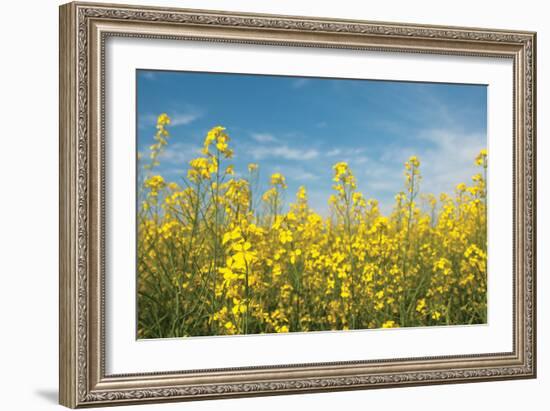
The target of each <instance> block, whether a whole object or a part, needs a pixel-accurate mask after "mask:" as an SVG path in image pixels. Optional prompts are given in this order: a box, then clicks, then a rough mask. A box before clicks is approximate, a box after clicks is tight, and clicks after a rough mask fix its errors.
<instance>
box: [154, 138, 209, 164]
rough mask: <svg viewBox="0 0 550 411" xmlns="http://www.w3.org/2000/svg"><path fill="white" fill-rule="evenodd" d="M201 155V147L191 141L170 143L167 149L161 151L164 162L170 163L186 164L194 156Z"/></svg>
mask: <svg viewBox="0 0 550 411" xmlns="http://www.w3.org/2000/svg"><path fill="white" fill-rule="evenodd" d="M199 155H201V147H199V146H198V145H195V144H190V143H181V142H176V143H170V144H169V145H168V147H167V148H166V150H165V151H163V152H162V153H161V155H160V156H159V157H160V160H161V162H162V163H166V164H169V165H179V166H180V167H181V166H184V165H185V166H186V165H187V164H188V163H189V161H191V160H192V159H193V158H195V157H197V156H199Z"/></svg>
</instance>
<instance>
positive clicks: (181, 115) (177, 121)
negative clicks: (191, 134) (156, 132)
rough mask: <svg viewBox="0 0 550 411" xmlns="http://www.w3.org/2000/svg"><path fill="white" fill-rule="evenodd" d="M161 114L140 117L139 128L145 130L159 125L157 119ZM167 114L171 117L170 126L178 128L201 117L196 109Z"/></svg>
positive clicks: (173, 111) (174, 111)
mask: <svg viewBox="0 0 550 411" xmlns="http://www.w3.org/2000/svg"><path fill="white" fill-rule="evenodd" d="M159 114H160V112H159V113H157V114H153V113H146V114H141V115H139V116H138V127H139V128H145V127H151V126H154V125H156V124H157V118H158V115H159ZM166 114H168V117H170V120H171V121H170V126H172V127H178V126H182V125H187V124H191V123H192V122H193V121H195V120H197V119H198V118H200V117H201V113H200V112H199V111H198V110H196V109H194V108H189V109H186V110H182V111H176V110H172V111H166Z"/></svg>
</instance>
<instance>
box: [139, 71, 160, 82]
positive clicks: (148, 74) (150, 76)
mask: <svg viewBox="0 0 550 411" xmlns="http://www.w3.org/2000/svg"><path fill="white" fill-rule="evenodd" d="M141 76H142V77H143V78H145V79H147V80H155V79H156V77H157V76H156V75H155V73H154V72H153V71H144V72H143V73H141Z"/></svg>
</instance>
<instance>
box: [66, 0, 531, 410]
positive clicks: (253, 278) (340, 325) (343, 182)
mask: <svg viewBox="0 0 550 411" xmlns="http://www.w3.org/2000/svg"><path fill="white" fill-rule="evenodd" d="M535 51H536V36H535V33H532V32H517V31H507V30H486V29H478V28H476V29H472V28H459V27H441V26H420V25H409V24H396V23H376V22H365V21H350V20H329V19H317V18H310V17H308V18H306V17H289V16H274V15H255V14H244V13H239V14H237V13H229V12H219V11H200V10H186V9H167V8H155V7H135V6H120V5H117V6H115V5H107V4H91V3H69V4H66V5H63V6H61V8H60V185H61V189H60V250H61V251H60V402H61V404H63V405H65V406H68V407H72V408H75V407H84V406H103V405H117V404H129V403H141V402H151V401H173V400H181V401H184V400H198V399H215V398H225V397H239V396H251V395H266V394H290V393H302V392H316V391H326V390H348V389H370V388H383V387H398V386H410V385H419V384H441V383H457V382H476V381H488V380H502V379H516V378H518V379H519V378H534V377H535V376H536V330H535V323H536V321H535V320H536V318H535V314H536V293H535V283H536V281H535V280H536V278H535V277H536V271H535V269H536V267H535V252H536V243H535V241H536V237H535V234H536V233H535V220H536V207H535V204H536V201H535V177H536V176H535V161H536V144H535V137H536V124H535V114H536V113H535V100H536V99H535V92H536V90H535V85H536V80H535V74H536V73H535V67H536V64H535V61H536V53H535Z"/></svg>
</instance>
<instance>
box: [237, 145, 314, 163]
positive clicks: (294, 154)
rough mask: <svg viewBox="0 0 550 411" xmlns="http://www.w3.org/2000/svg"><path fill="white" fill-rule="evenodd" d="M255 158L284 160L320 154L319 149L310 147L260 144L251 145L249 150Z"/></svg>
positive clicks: (300, 158) (304, 158)
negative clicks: (257, 145)
mask: <svg viewBox="0 0 550 411" xmlns="http://www.w3.org/2000/svg"><path fill="white" fill-rule="evenodd" d="M248 154H250V155H251V156H252V157H253V158H254V159H255V160H263V159H264V158H282V159H284V160H313V159H315V158H317V157H318V156H319V151H317V150H315V149H312V148H309V149H300V148H291V147H289V146H287V145H281V146H259V147H251V148H249V150H248Z"/></svg>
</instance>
